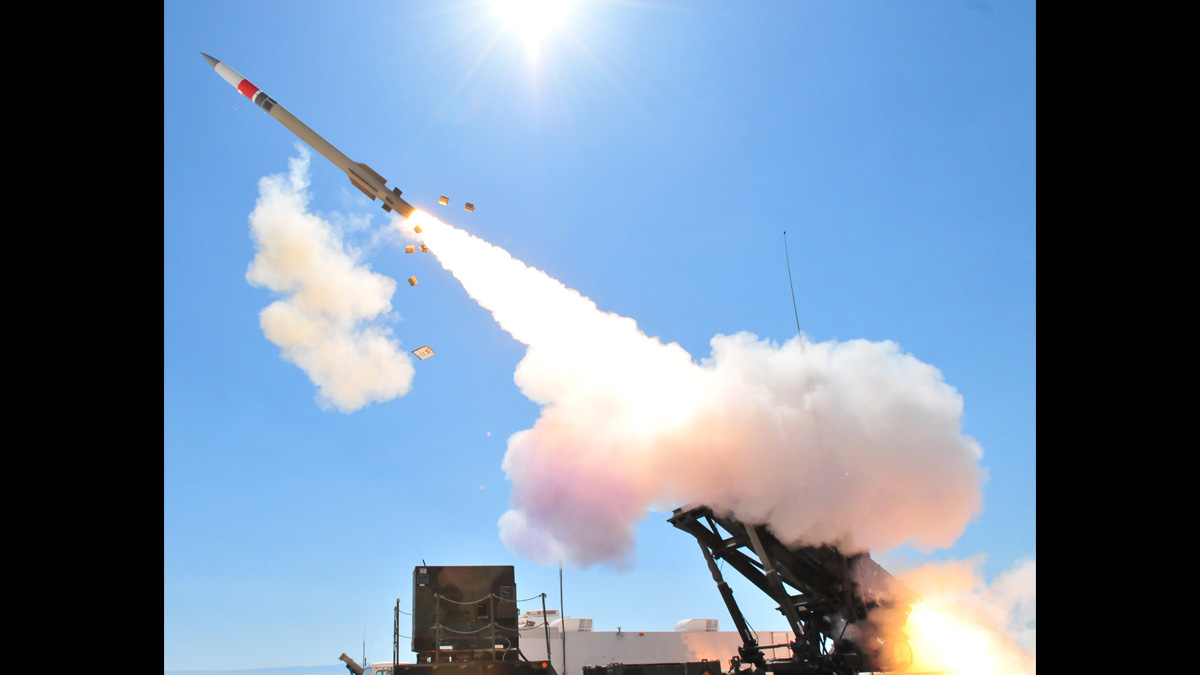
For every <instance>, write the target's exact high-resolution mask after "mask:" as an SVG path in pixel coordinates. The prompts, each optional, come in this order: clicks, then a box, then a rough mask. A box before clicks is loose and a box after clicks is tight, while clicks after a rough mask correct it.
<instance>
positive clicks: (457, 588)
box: [412, 565, 520, 663]
mask: <svg viewBox="0 0 1200 675" xmlns="http://www.w3.org/2000/svg"><path fill="white" fill-rule="evenodd" d="M412 599H413V600H412V622H413V625H412V650H413V651H414V652H416V655H417V663H431V662H465V661H481V660H487V661H516V660H518V659H520V651H519V647H520V645H519V641H518V633H517V614H518V610H517V603H516V599H517V584H516V581H515V580H514V576H513V567H512V565H491V566H486V565H480V566H475V565H462V566H434V565H421V566H418V567H416V568H414V569H413V594H412Z"/></svg>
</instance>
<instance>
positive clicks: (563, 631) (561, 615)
mask: <svg viewBox="0 0 1200 675" xmlns="http://www.w3.org/2000/svg"><path fill="white" fill-rule="evenodd" d="M562 589H563V584H562V560H559V561H558V620H559V624H558V625H559V629H558V634H559V635H561V636H562V653H563V669H562V672H563V675H567V610H566V609H564V608H563V591H562ZM544 620H545V619H543V621H544Z"/></svg>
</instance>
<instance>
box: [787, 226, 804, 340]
mask: <svg viewBox="0 0 1200 675" xmlns="http://www.w3.org/2000/svg"><path fill="white" fill-rule="evenodd" d="M783 257H784V259H785V260H787V271H788V288H789V289H791V291H792V315H793V316H795V317H796V338H797V339H799V340H800V351H804V339H803V338H801V337H800V312H798V311H797V310H796V286H795V284H793V283H792V257H791V256H790V255H788V247H787V230H784V231H783Z"/></svg>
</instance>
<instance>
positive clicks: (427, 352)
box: [413, 345, 433, 361]
mask: <svg viewBox="0 0 1200 675" xmlns="http://www.w3.org/2000/svg"><path fill="white" fill-rule="evenodd" d="M413 354H416V355H417V358H418V359H421V360H422V361H424V360H425V359H427V358H429V357H431V356H433V350H432V349H430V348H429V345H425V346H424V347H420V348H418V349H414V350H413Z"/></svg>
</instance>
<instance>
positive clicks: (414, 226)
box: [413, 225, 423, 234]
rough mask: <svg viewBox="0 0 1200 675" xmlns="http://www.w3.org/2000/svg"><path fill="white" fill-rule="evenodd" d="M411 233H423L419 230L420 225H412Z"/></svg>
mask: <svg viewBox="0 0 1200 675" xmlns="http://www.w3.org/2000/svg"><path fill="white" fill-rule="evenodd" d="M413 232H416V233H417V234H421V232H423V230H422V229H421V226H420V225H413Z"/></svg>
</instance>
